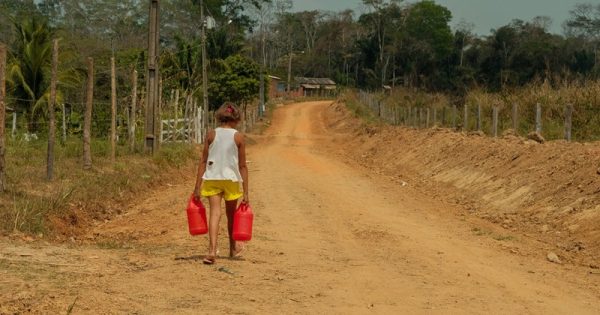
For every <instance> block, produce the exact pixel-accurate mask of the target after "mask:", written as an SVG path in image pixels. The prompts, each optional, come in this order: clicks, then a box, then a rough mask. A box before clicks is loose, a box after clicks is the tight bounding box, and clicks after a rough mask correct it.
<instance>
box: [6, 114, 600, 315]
mask: <svg viewBox="0 0 600 315" xmlns="http://www.w3.org/2000/svg"><path fill="white" fill-rule="evenodd" d="M336 110H337V111H336ZM343 117H345V118H344V119H343V120H342V119H341V118H343ZM273 122H274V123H273V125H272V126H271V128H270V129H269V130H268V131H267V132H266V135H265V136H262V137H255V139H256V141H257V144H256V145H253V146H252V147H251V148H250V152H249V159H250V161H251V163H250V180H251V181H250V187H251V192H250V197H251V201H252V204H253V208H254V211H255V214H256V217H255V230H254V240H253V241H252V242H250V243H249V244H248V249H247V251H246V252H245V260H242V261H238V260H229V259H226V258H223V257H220V258H219V259H218V261H217V265H216V266H210V267H208V266H204V265H202V264H201V263H200V261H199V260H198V259H199V258H200V257H201V256H200V255H202V254H204V253H206V245H207V240H206V238H205V237H196V238H194V237H191V236H189V235H188V234H187V230H186V219H185V210H184V207H185V203H186V201H187V197H188V196H189V194H190V191H191V189H192V186H193V180H191V179H183V180H180V181H174V182H172V183H171V185H167V186H165V187H164V188H163V189H161V190H158V191H156V192H155V194H154V195H152V196H151V197H149V198H144V199H143V200H141V201H140V202H138V204H136V205H131V206H130V207H128V208H126V209H122V210H123V214H122V215H119V216H117V217H116V218H114V219H113V220H111V221H109V222H106V223H99V224H98V225H97V226H95V227H93V229H92V230H91V231H90V233H89V234H88V235H86V237H84V238H81V239H77V240H73V242H71V243H68V244H48V243H44V242H41V241H36V242H17V241H11V240H7V239H2V240H0V313H2V314H4V313H9V314H10V313H34V314H47V313H66V312H67V310H68V308H69V307H71V306H72V310H73V314H115V313H127V314H131V313H153V314H161V313H162V314H215V313H216V314H219V313H223V314H271V313H282V314H334V313H335V314H364V313H374V314H403V313H410V314H431V313H433V312H437V313H463V314H464V313H467V314H481V313H492V314H495V313H504V314H548V313H563V314H564V313H576V314H598V313H600V303H598V301H599V299H600V287H599V282H600V281H598V277H599V276H600V275H598V274H597V273H594V270H591V269H590V268H584V267H580V266H574V265H570V264H563V265H559V264H553V263H550V262H548V261H546V258H545V254H546V253H545V252H544V251H543V248H541V247H540V246H544V244H545V243H539V242H538V241H536V240H535V239H531V238H528V237H525V236H524V235H525V234H523V233H521V232H520V230H517V231H515V232H513V231H505V230H503V229H502V228H498V227H497V226H496V225H495V224H493V223H489V222H488V221H485V220H481V219H477V218H475V217H474V216H470V215H468V212H467V211H466V210H465V209H464V208H465V207H463V203H465V202H461V203H460V204H459V205H457V204H451V203H448V202H446V201H444V200H446V199H452V197H454V196H456V197H460V198H461V199H460V200H464V201H467V200H470V199H473V200H475V201H477V200H478V198H477V197H476V196H477V195H475V193H469V192H468V191H467V189H469V187H470V186H469V185H467V184H464V187H465V188H462V189H463V190H457V189H456V188H454V187H453V185H452V184H451V183H453V181H451V180H445V181H442V179H444V178H445V177H443V176H442V174H444V173H442V172H441V171H439V170H443V169H451V168H449V167H448V168H443V167H441V166H439V165H438V164H440V165H441V164H442V163H444V161H445V160H444V159H442V158H440V160H439V161H438V160H436V159H437V158H438V157H427V156H422V155H420V154H416V153H411V152H412V151H411V150H409V149H408V148H404V150H402V151H401V152H402V153H401V152H398V151H397V148H403V147H402V146H401V144H398V143H400V141H399V140H397V139H394V138H395V137H397V135H404V137H403V139H405V140H404V142H405V143H412V144H413V145H414V146H417V145H422V144H423V143H427V141H428V139H435V138H437V137H438V136H436V134H437V133H439V134H440V135H439V137H442V138H445V139H452V138H456V139H457V141H458V140H460V139H462V138H461V137H463V136H461V135H455V134H449V133H445V132H433V133H432V134H431V135H428V134H427V132H414V131H407V130H396V129H389V130H384V131H381V132H380V131H377V130H375V132H376V134H375V135H374V136H371V137H369V136H368V135H366V134H365V133H363V132H358V130H359V129H357V126H360V124H359V123H357V122H356V121H354V120H352V119H349V117H347V114H346V113H345V111H344V110H343V109H342V108H341V107H340V106H337V107H333V106H331V105H330V103H327V102H313V103H301V104H293V105H289V106H284V107H281V108H279V109H277V110H276V112H275V116H274V119H273ZM328 125H331V126H335V128H334V129H331V128H327V127H326V126H328ZM344 125H345V127H344ZM340 130H346V131H347V133H344V134H338V131H340ZM380 135H381V136H380ZM409 135H410V136H411V137H414V138H415V139H420V141H418V140H410V139H406V138H407V137H408V136H409ZM465 139H466V140H464V139H463V141H464V142H465V143H467V142H469V141H470V140H469V138H465ZM367 140H369V141H372V142H375V143H378V144H379V145H376V146H373V145H371V144H368V143H366V141H367ZM476 140H477V141H481V142H482V143H483V141H484V140H485V141H489V139H476ZM363 141H364V142H363ZM409 141H411V142H409ZM445 141H447V140H445ZM443 142H444V141H442V142H441V143H443ZM456 143H458V142H456ZM392 145H394V147H392ZM396 145H398V147H395V146H396ZM438 145H439V146H440V148H445V150H454V151H456V152H455V154H456V155H458V154H459V151H460V150H457V149H453V148H452V147H447V146H442V145H441V144H438ZM523 146H525V145H523ZM440 148H437V149H436V148H435V146H433V147H430V150H432V152H435V151H433V150H440ZM468 148H469V146H468V145H465V148H464V150H467V149H468ZM362 149H364V150H365V151H364V152H363V151H362ZM393 152H395V153H393ZM363 155H365V156H364V157H363ZM409 156H412V158H409ZM384 157H385V158H384ZM454 158H456V159H457V160H459V159H460V157H459V156H456V157H454ZM400 159H403V160H402V161H403V162H402V163H399V160H400ZM344 160H345V161H346V162H343V161H344ZM446 160H447V161H450V160H452V158H451V157H450V156H446ZM490 160H494V159H490ZM376 161H385V163H386V166H385V167H384V168H379V167H377V168H376V167H374V166H373V164H372V163H377V162H376ZM435 161H437V162H435ZM486 161H487V160H486ZM463 162H464V164H465V165H474V164H475V163H477V162H474V161H473V160H463ZM428 163H431V164H428ZM446 163H447V162H446ZM482 163H483V162H482ZM363 165H364V166H363ZM391 165H396V166H391ZM427 165H431V167H427ZM409 166H410V167H409ZM471 168H474V166H470V168H465V169H466V170H467V171H468V170H470V169H471ZM384 169H389V171H384ZM425 170H431V171H428V172H425ZM433 170H438V172H437V173H430V172H432V171H433ZM465 174H469V173H465ZM398 175H402V176H400V177H398ZM436 176H438V178H439V179H438V178H436ZM470 176H473V175H470ZM458 177H459V176H455V177H451V178H452V179H453V180H454V182H456V183H459V181H458V179H456V178H458ZM474 178H475V177H474ZM502 178H506V177H502ZM174 180H175V178H174ZM401 180H405V181H406V182H408V185H402V182H401ZM505 180H506V181H507V182H506V183H507V184H506V185H509V186H507V187H509V188H510V187H513V186H510V185H511V184H510V180H509V179H505ZM488 181H489V179H488ZM481 182H482V183H484V182H485V181H481ZM457 185H458V184H457ZM511 189H512V188H511ZM532 191H535V189H533V188H532ZM462 195H465V196H464V197H463V196H462ZM530 195H531V196H533V197H532V198H535V196H537V195H536V193H535V192H533V193H530ZM468 196H470V197H468ZM473 204H474V205H476V204H477V203H476V202H474V203H473ZM472 209H475V208H472ZM477 209H484V210H485V211H484V210H477V212H474V213H488V212H489V213H496V212H495V210H493V209H492V208H487V207H486V208H477ZM498 213H499V212H498ZM516 218H517V217H515V219H516ZM223 223H224V222H223ZM515 227H519V228H521V225H515ZM222 229H223V230H222V233H221V236H224V235H225V233H223V232H224V229H225V224H223V225H222ZM550 231H552V230H550ZM531 233H532V234H533V235H536V236H537V235H541V234H540V233H538V232H536V231H532V232H531ZM547 234H550V233H547ZM219 244H220V250H221V253H226V252H227V243H226V241H225V239H224V238H221V240H220V243H219ZM586 250H587V249H585V250H583V251H586ZM561 258H562V257H561ZM590 270H591V272H590Z"/></svg>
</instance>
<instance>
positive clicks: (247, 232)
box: [233, 203, 254, 242]
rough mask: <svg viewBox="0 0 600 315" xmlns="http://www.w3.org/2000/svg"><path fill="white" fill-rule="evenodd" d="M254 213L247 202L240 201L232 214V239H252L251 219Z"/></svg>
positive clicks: (243, 240) (242, 240)
mask: <svg viewBox="0 0 600 315" xmlns="http://www.w3.org/2000/svg"><path fill="white" fill-rule="evenodd" d="M253 220H254V214H253V213H252V208H250V205H249V204H247V203H241V204H240V206H239V207H238V208H237V210H236V211H235V214H234V215H233V239H234V240H236V241H241V242H245V241H249V240H251V239H252V221H253Z"/></svg>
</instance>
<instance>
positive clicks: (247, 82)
mask: <svg viewBox="0 0 600 315" xmlns="http://www.w3.org/2000/svg"><path fill="white" fill-rule="evenodd" d="M216 68H217V71H216V73H215V74H214V75H213V76H212V79H211V82H210V90H209V93H210V95H211V101H212V104H211V105H212V106H213V108H216V107H218V106H220V105H221V104H222V103H223V102H225V101H231V102H234V103H236V104H241V105H242V106H245V105H246V104H248V103H249V102H250V101H251V100H253V99H255V98H256V97H257V96H258V92H259V81H260V67H259V66H258V64H257V63H256V62H254V61H252V60H251V59H249V58H246V57H243V56H241V55H235V56H231V57H229V58H227V59H225V60H223V61H219V62H218V65H217V67H216Z"/></svg>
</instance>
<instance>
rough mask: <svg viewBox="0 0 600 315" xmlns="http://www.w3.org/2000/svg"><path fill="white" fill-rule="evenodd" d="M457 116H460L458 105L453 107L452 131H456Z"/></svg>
mask: <svg viewBox="0 0 600 315" xmlns="http://www.w3.org/2000/svg"><path fill="white" fill-rule="evenodd" d="M456 116H458V113H457V110H456V105H452V129H456Z"/></svg>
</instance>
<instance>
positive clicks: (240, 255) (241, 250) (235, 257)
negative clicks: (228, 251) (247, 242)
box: [230, 246, 246, 259]
mask: <svg viewBox="0 0 600 315" xmlns="http://www.w3.org/2000/svg"><path fill="white" fill-rule="evenodd" d="M245 251H246V246H242V248H241V249H240V250H238V251H237V252H236V253H235V254H233V255H231V256H230V258H233V259H240V258H242V257H243V254H244V252H245Z"/></svg>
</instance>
